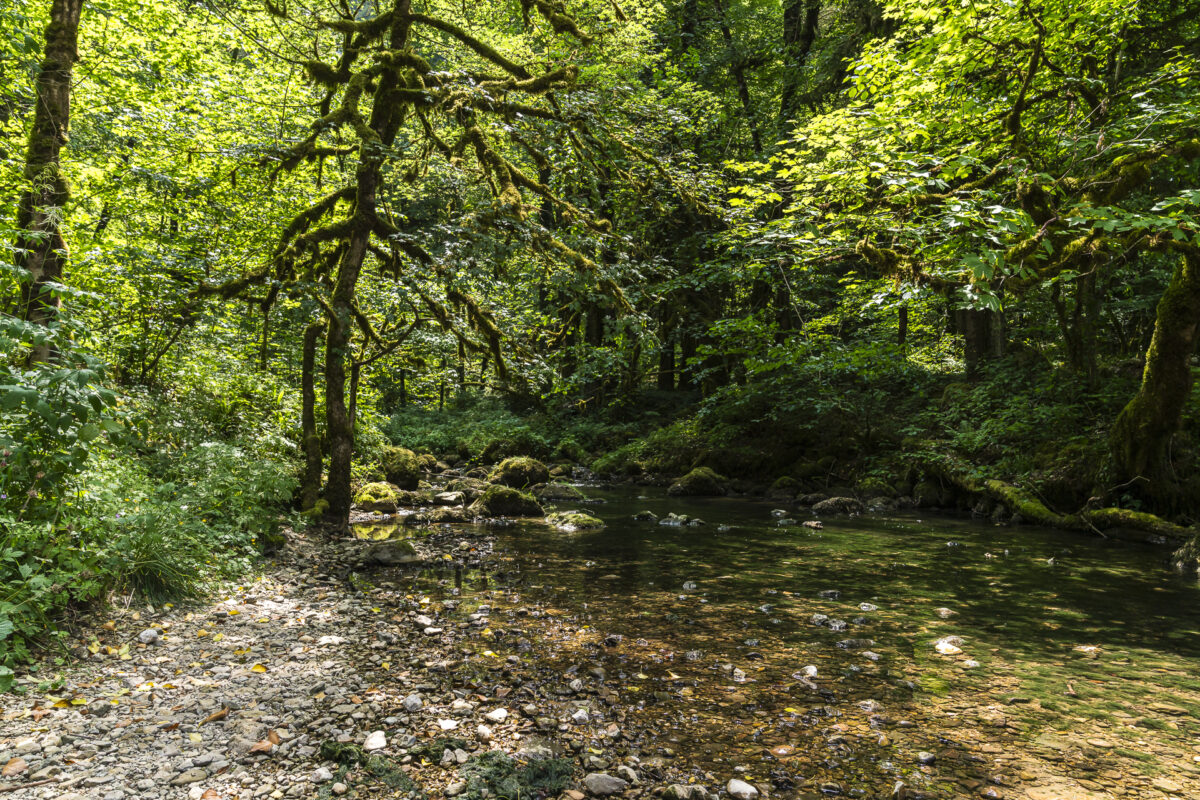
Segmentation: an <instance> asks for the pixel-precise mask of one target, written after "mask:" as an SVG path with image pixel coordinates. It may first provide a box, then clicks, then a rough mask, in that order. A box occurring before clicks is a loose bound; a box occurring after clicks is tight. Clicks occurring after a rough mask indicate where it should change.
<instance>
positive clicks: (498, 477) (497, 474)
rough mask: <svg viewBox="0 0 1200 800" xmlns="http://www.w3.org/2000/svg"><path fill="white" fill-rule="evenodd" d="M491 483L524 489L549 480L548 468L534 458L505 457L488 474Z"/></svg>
mask: <svg viewBox="0 0 1200 800" xmlns="http://www.w3.org/2000/svg"><path fill="white" fill-rule="evenodd" d="M488 480H489V481H491V482H492V483H498V484H500V485H501V486H511V487H513V488H514V489H524V488H526V487H528V486H533V485H535V484H538V483H546V482H547V481H549V480H550V470H548V469H546V465H545V464H543V463H542V462H540V461H538V460H537V459H536V458H529V457H528V456H518V457H516V458H506V459H504V460H503V461H501V462H500V464H499V465H498V466H497V467H496V469H495V470H493V471H492V474H491V475H489V476H488Z"/></svg>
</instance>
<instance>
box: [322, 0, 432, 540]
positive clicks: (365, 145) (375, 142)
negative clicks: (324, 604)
mask: <svg viewBox="0 0 1200 800" xmlns="http://www.w3.org/2000/svg"><path fill="white" fill-rule="evenodd" d="M410 5H411V2H410V0H395V12H396V13H395V21H394V22H393V23H392V29H391V33H390V36H389V40H390V41H389V45H390V47H391V49H392V50H394V51H397V52H399V51H401V50H403V49H404V47H405V45H406V44H407V41H408V30H409V23H408V22H407V16H408V13H409V9H410ZM399 84H400V67H399V66H389V67H388V68H386V69H384V70H383V72H382V73H381V74H380V75H379V78H378V79H377V81H376V83H375V87H374V91H373V92H372V99H373V103H372V105H371V118H370V120H369V121H368V123H367V127H368V128H370V130H371V131H374V132H375V134H376V135H377V137H378V138H373V137H371V136H369V135H368V134H366V133H360V135H359V136H360V143H361V150H360V158H361V161H360V163H359V165H358V169H357V170H356V172H355V196H354V215H353V218H352V220H351V231H350V235H349V239H348V241H347V244H346V250H345V252H344V253H343V254H342V258H341V260H340V261H339V262H338V272H337V281H336V282H335V283H334V288H333V297H332V298H331V302H330V304H329V306H330V310H331V311H332V316H333V319H331V320H330V321H329V333H328V334H326V336H325V420H326V434H327V435H328V437H329V476H328V479H327V482H326V486H325V500H326V501H327V502H328V503H329V510H328V511H327V512H326V514H327V516H328V518H329V520H330V521H331V522H333V523H334V524H335V525H337V526H339V527H340V528H343V529H345V528H348V527H349V523H350V504H351V502H352V498H351V495H350V464H351V460H352V458H353V457H354V425H353V422H352V420H351V418H350V412H349V409H347V407H346V359H347V358H348V357H349V355H350V352H349V344H350V331H351V322H352V316H351V315H352V308H353V305H354V295H355V290H356V289H357V287H358V277H359V275H360V274H361V273H362V266H363V259H364V258H365V257H366V254H367V247H368V245H369V244H370V241H371V232H372V231H373V230H374V228H375V226H376V224H377V223H376V216H375V215H376V191H377V189H378V186H379V177H380V171H381V168H382V164H383V160H384V158H385V154H386V151H387V149H388V148H390V147H391V146H392V143H393V142H394V141H395V139H396V131H397V130H399V128H400V123H401V122H402V121H403V119H404V112H405V111H406V108H407V107H406V106H405V105H403V104H402V103H399V102H396V101H395V100H394V98H393V97H392V95H393V93H394V91H395V89H396V88H397V86H399Z"/></svg>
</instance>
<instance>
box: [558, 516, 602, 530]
mask: <svg viewBox="0 0 1200 800" xmlns="http://www.w3.org/2000/svg"><path fill="white" fill-rule="evenodd" d="M546 522H548V523H549V524H551V525H553V526H554V527H556V528H558V529H559V530H564V531H583V530H595V529H597V528H603V527H604V521H603V520H601V519H598V518H597V517H593V516H592V515H591V514H587V513H585V512H583V511H559V512H557V513H554V514H551V515H550V516H548V517H546Z"/></svg>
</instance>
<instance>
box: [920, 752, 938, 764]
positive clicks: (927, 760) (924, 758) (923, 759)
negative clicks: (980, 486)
mask: <svg viewBox="0 0 1200 800" xmlns="http://www.w3.org/2000/svg"><path fill="white" fill-rule="evenodd" d="M935 761H937V756H935V755H934V754H933V753H930V752H928V751H926V750H922V751H921V752H919V753H917V763H918V764H926V765H928V764H932V763H933V762H935Z"/></svg>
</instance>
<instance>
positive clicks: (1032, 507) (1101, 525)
mask: <svg viewBox="0 0 1200 800" xmlns="http://www.w3.org/2000/svg"><path fill="white" fill-rule="evenodd" d="M944 477H946V478H947V479H948V480H950V481H951V482H952V483H954V484H955V485H956V486H958V487H959V488H960V489H963V490H965V491H967V492H970V493H972V494H977V495H982V496H985V497H988V498H990V499H992V500H994V501H996V502H998V503H1003V504H1004V505H1005V506H1007V507H1008V509H1009V510H1010V511H1011V512H1012V513H1013V514H1020V515H1021V517H1022V519H1024V520H1026V521H1028V522H1032V523H1034V524H1037V525H1046V526H1048V527H1053V528H1065V529H1067V530H1077V531H1090V532H1093V533H1098V534H1100V535H1101V536H1115V537H1117V538H1122V539H1136V540H1140V541H1153V542H1157V543H1160V544H1176V545H1182V544H1184V543H1185V542H1189V541H1191V540H1192V539H1193V538H1194V537H1195V536H1196V535H1197V531H1196V530H1195V529H1194V528H1184V527H1182V526H1180V525H1176V524H1174V523H1173V522H1168V521H1167V520H1165V519H1163V518H1162V517H1158V516H1155V515H1154V514H1146V513H1144V512H1141V511H1130V510H1129V509H1125V508H1096V509H1090V508H1084V509H1081V510H1080V511H1077V512H1075V513H1073V514H1060V513H1058V512H1055V511H1051V510H1050V509H1049V508H1047V507H1046V504H1045V503H1043V502H1042V501H1041V500H1039V499H1037V498H1036V497H1034V496H1033V495H1032V494H1031V493H1030V492H1028V491H1026V490H1025V489H1022V488H1021V487H1019V486H1013V485H1012V484H1010V483H1005V482H1003V481H998V480H984V481H977V480H973V479H971V478H966V477H964V476H961V475H954V474H950V473H947V474H946V475H945V476H944ZM1181 552H1182V551H1181Z"/></svg>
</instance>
